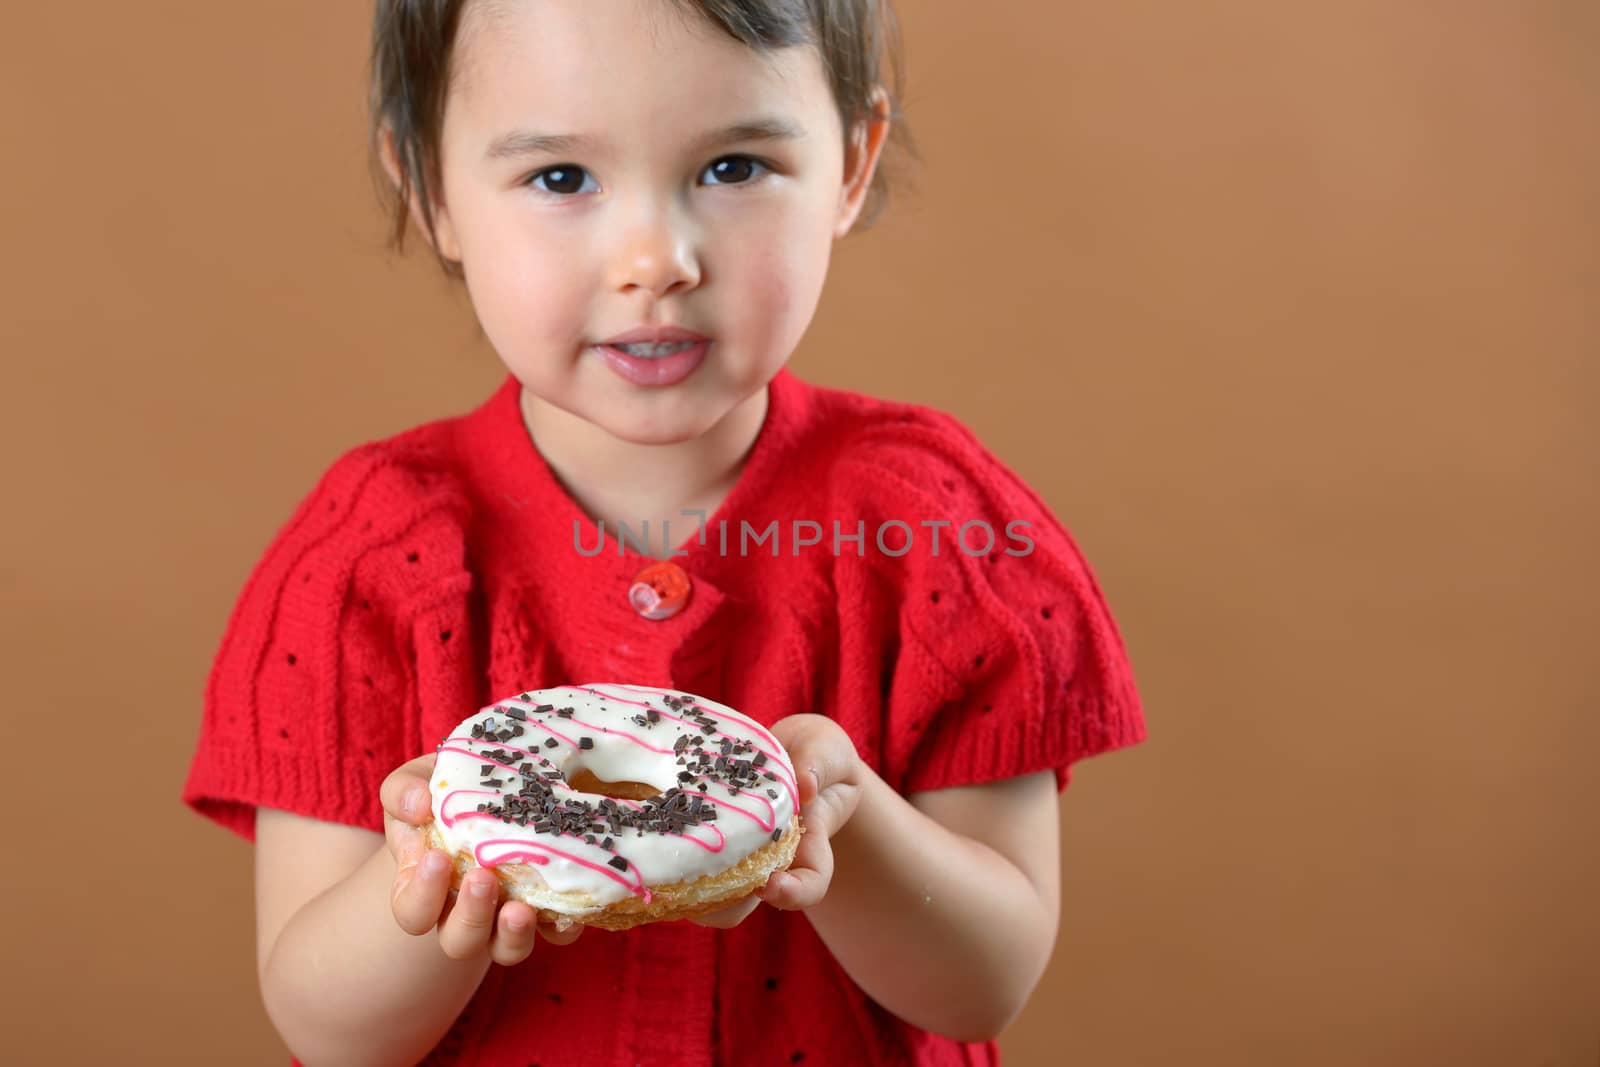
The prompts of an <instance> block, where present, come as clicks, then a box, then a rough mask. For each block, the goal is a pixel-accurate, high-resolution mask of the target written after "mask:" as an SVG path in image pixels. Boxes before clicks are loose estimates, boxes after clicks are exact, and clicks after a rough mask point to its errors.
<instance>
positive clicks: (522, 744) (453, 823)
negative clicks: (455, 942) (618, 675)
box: [429, 683, 797, 913]
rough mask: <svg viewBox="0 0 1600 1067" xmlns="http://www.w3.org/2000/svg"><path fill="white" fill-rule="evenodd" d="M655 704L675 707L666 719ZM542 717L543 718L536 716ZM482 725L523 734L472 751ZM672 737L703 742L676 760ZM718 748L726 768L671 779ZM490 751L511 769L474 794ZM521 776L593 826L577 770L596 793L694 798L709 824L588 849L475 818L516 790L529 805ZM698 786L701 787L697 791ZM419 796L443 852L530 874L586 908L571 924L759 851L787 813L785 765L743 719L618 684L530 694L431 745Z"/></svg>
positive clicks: (774, 745) (490, 740)
mask: <svg viewBox="0 0 1600 1067" xmlns="http://www.w3.org/2000/svg"><path fill="white" fill-rule="evenodd" d="M667 698H675V699H678V700H682V701H684V703H683V704H682V705H681V706H679V707H674V706H672V705H670V704H668V703H667ZM641 704H642V705H645V707H640V706H639V705H641ZM541 705H548V706H549V708H550V710H548V711H543V712H541V711H537V710H535V709H537V708H538V707H540V706H541ZM567 708H571V709H572V713H571V715H570V717H564V716H563V715H561V714H558V712H560V711H562V710H564V709H567ZM513 709H515V710H517V711H520V712H521V713H522V714H523V715H524V716H525V719H524V720H518V719H516V718H514V717H512V716H511V715H510V714H509V712H510V711H511V710H513ZM696 709H698V711H699V712H701V713H704V714H705V715H708V716H709V717H710V718H711V719H713V720H715V723H716V725H715V728H714V729H702V728H701V727H700V726H698V725H697V724H696V723H695V721H694V718H693V716H694V714H695V712H696ZM647 711H654V712H655V713H656V716H657V718H656V719H655V721H653V722H650V721H649V720H648V714H647ZM635 716H646V719H647V724H646V725H641V724H639V723H638V722H636V721H635ZM491 720H492V722H493V724H494V726H493V728H494V731H495V733H496V734H497V735H498V734H499V732H500V731H502V730H504V729H514V728H515V727H521V731H522V732H521V736H519V737H514V738H511V739H509V740H505V741H501V740H498V739H497V737H488V736H485V737H483V738H481V739H474V738H473V737H472V730H473V727H474V726H483V725H485V724H487V723H489V722H490V721H491ZM680 737H687V738H690V739H692V738H694V737H702V738H704V741H703V743H702V744H700V745H694V744H692V743H690V744H688V745H687V747H685V748H684V750H683V752H682V753H681V755H680V754H678V753H677V752H675V750H674V748H675V745H676V744H677V742H678V739H679V738H680ZM549 738H554V739H555V740H556V742H557V743H556V744H555V746H553V747H546V744H545V742H546V740H547V739H549ZM584 738H590V739H592V741H593V747H592V748H589V749H583V748H581V747H580V745H581V742H582V740H583V739H584ZM725 742H732V752H731V753H729V754H728V755H727V758H726V760H725V761H723V762H722V763H720V764H717V765H715V766H713V767H710V768H708V770H709V771H710V773H702V774H697V775H695V776H694V777H693V779H692V780H689V781H680V780H679V774H680V772H684V771H686V770H688V768H689V766H691V765H693V764H694V763H696V762H698V761H699V760H700V758H701V754H702V753H703V754H704V756H705V757H706V758H709V759H711V760H716V758H717V757H720V756H723V755H724V753H723V750H722V746H723V744H724V743H725ZM746 746H749V748H748V749H747V748H746ZM496 750H501V751H504V752H505V753H507V754H508V755H509V756H510V757H512V758H511V759H507V760H504V761H498V762H504V763H509V764H511V765H512V767H511V768H509V769H508V768H506V767H501V766H495V767H494V768H493V771H492V777H493V778H495V779H498V780H499V784H498V785H493V786H491V785H484V784H482V783H483V777H482V774H481V770H482V768H483V766H485V765H486V764H490V763H493V762H497V761H494V760H492V759H490V758H489V757H487V756H485V753H492V752H495V751H496ZM761 753H764V754H765V761H764V763H763V764H762V765H761V766H759V767H757V766H755V765H754V761H755V760H756V759H758V758H760V756H759V755H758V754H761ZM736 760H750V761H752V765H751V766H750V767H749V768H748V769H747V770H746V773H747V774H753V775H754V779H755V784H754V785H749V786H743V787H740V786H737V785H732V786H730V785H728V784H725V780H726V779H725V775H724V773H723V772H724V771H731V770H732V769H733V765H732V764H731V763H730V762H728V761H736ZM543 761H548V763H545V762H543ZM529 764H531V770H532V772H533V778H536V779H537V780H538V781H540V782H548V785H549V787H550V790H551V792H552V793H553V795H554V798H555V800H556V801H557V802H560V803H561V804H563V805H572V806H575V805H576V802H585V803H587V804H588V805H592V806H593V807H594V809H595V813H596V814H595V816H594V817H595V818H602V819H603V816H601V815H599V811H600V808H601V801H603V800H606V799H607V798H605V797H604V796H602V795H600V794H595V793H586V792H582V791H580V790H577V789H574V788H573V787H572V786H571V785H569V784H568V779H569V778H570V777H571V776H573V775H575V774H577V772H578V771H579V770H580V769H587V770H588V771H589V772H590V773H591V774H593V775H595V776H596V777H597V778H600V779H602V780H604V781H608V782H622V781H629V782H644V783H648V784H649V785H651V786H654V787H655V788H656V789H657V790H658V791H660V792H662V793H665V792H666V791H668V790H671V789H673V788H674V787H676V789H677V790H678V791H679V792H681V793H682V794H683V795H684V796H686V797H687V798H689V802H691V803H692V802H693V800H694V798H695V797H697V796H698V797H701V798H703V800H702V801H701V802H700V803H701V810H702V811H705V810H707V808H709V807H714V808H715V811H716V816H715V819H714V820H712V821H705V822H700V823H698V824H693V825H688V826H685V827H684V828H683V830H682V832H681V833H663V832H654V831H650V830H646V831H645V832H644V833H643V834H642V835H640V834H639V832H638V831H637V830H636V829H634V828H631V827H628V826H623V827H622V828H621V830H620V832H618V831H614V830H609V829H606V830H596V831H594V842H593V843H589V842H588V841H587V840H586V839H585V836H584V834H582V833H578V834H573V833H554V832H540V831H539V830H537V829H536V828H535V826H534V818H532V817H530V818H528V820H527V825H525V826H519V825H517V823H516V822H514V821H506V820H505V819H502V818H500V817H498V816H496V815H493V814H489V813H483V812H479V811H478V805H479V804H484V803H488V804H496V805H504V804H505V803H506V798H508V797H514V796H516V795H518V793H519V791H522V795H523V796H528V793H527V792H526V791H525V790H524V786H525V783H527V782H529V781H530V778H529V777H525V776H524V774H522V773H521V772H520V770H519V769H518V768H521V767H523V766H524V765H529ZM539 776H547V777H539ZM549 776H554V777H549ZM700 783H705V784H706V786H707V788H706V789H705V790H704V791H703V792H702V791H701V790H700V789H699V788H698V786H699V784H700ZM429 785H430V789H431V793H432V800H433V818H434V825H435V829H436V831H437V832H438V833H439V835H440V836H441V837H442V839H443V841H444V843H445V846H446V847H447V848H449V849H450V850H452V851H463V850H464V851H466V852H468V853H469V854H470V855H471V856H472V857H473V859H474V860H475V861H476V862H477V863H478V864H479V865H480V866H483V867H494V866H498V865H500V864H502V863H525V864H529V865H530V866H531V867H532V869H533V870H534V871H536V872H537V875H538V877H540V878H542V879H543V880H544V881H545V883H546V884H547V886H548V887H549V889H551V890H553V891H555V892H557V893H572V894H580V895H582V896H583V897H584V898H586V900H587V906H577V907H575V908H574V909H573V911H574V913H576V912H578V911H589V910H593V908H595V907H603V906H604V905H606V904H610V903H612V902H614V901H617V900H621V899H623V898H625V897H627V896H630V895H638V896H641V897H648V894H649V887H650V886H653V885H665V884H669V883H673V882H679V881H686V880H693V879H695V878H700V877H704V876H706V875H712V874H717V873H719V872H721V871H724V870H726V869H727V868H729V867H732V866H734V865H735V864H737V863H738V862H739V861H740V860H742V859H744V857H745V856H747V855H749V854H750V853H752V852H754V851H756V850H757V849H759V848H762V847H763V846H765V845H767V844H769V843H770V842H771V841H772V840H773V839H774V833H775V832H779V833H781V832H782V831H785V830H787V829H788V827H789V824H790V822H791V820H792V819H793V817H794V812H795V807H796V802H797V797H796V789H795V775H794V765H793V764H792V763H791V762H790V760H789V757H788V754H787V753H786V752H784V750H783V746H782V745H780V744H779V743H778V741H777V739H776V738H774V737H773V736H772V734H771V733H770V732H769V731H768V730H767V729H766V728H765V727H763V726H761V725H760V724H759V723H757V722H755V721H754V720H753V719H751V718H749V717H748V716H746V715H743V714H741V713H740V712H737V711H735V710H733V709H732V708H730V707H728V706H727V705H725V704H719V703H717V702H716V701H714V700H708V699H706V698H704V697H701V696H698V695H695V694H692V693H685V692H683V691H682V690H678V689H661V688H656V687H652V686H636V685H622V684H616V683H593V684H590V685H583V686H560V687H557V688H554V689H538V690H534V691H531V692H528V693H522V694H519V695H518V696H516V697H514V698H511V699H507V700H500V701H497V702H495V703H494V704H492V705H490V706H488V707H486V708H483V709H482V710H480V711H479V712H478V713H477V714H476V715H473V716H472V717H471V718H469V719H467V720H465V721H464V722H463V723H461V725H460V726H458V727H456V729H455V730H454V731H452V732H451V734H450V736H449V737H448V738H447V739H446V740H445V741H444V742H443V743H442V744H441V745H440V746H439V757H438V761H437V763H436V764H435V766H434V772H433V778H432V781H431V782H430V783H429ZM769 793H772V794H776V795H775V796H773V795H769ZM652 799H653V798H652ZM532 800H533V798H530V803H531V802H532ZM611 803H614V804H616V805H618V806H619V807H620V808H625V809H633V810H637V809H643V808H645V807H647V806H648V802H647V801H630V800H622V799H615V800H613V801H611ZM606 836H610V837H611V839H612V845H613V848H612V849H611V850H607V849H605V848H603V847H602V844H603V841H604V838H605V837H606ZM617 856H621V857H622V858H623V859H625V860H626V861H627V867H626V868H625V869H618V868H617V867H615V866H613V865H611V863H610V861H611V860H613V859H614V858H615V857H617ZM541 861H542V862H541Z"/></svg>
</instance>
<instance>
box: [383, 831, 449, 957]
mask: <svg viewBox="0 0 1600 1067" xmlns="http://www.w3.org/2000/svg"><path fill="white" fill-rule="evenodd" d="M449 891H450V858H449V857H448V856H446V855H445V854H444V853H443V852H442V851H440V850H439V849H436V848H430V849H427V850H426V851H425V852H424V851H421V850H419V851H418V852H417V853H416V855H415V856H414V857H413V861H412V862H411V863H409V864H407V865H404V866H401V867H400V868H399V869H398V870H397V871H396V872H395V879H394V892H393V894H392V896H391V898H390V908H391V910H392V911H393V912H394V919H395V922H397V923H399V924H400V928H401V929H402V930H404V931H405V932H406V933H408V934H413V935H416V936H421V935H422V934H425V933H427V932H428V931H429V930H432V929H433V928H434V926H435V925H437V924H438V922H439V912H440V911H441V910H442V909H443V908H444V902H445V898H446V896H447V895H448V894H449Z"/></svg>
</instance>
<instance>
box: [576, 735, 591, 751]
mask: <svg viewBox="0 0 1600 1067" xmlns="http://www.w3.org/2000/svg"><path fill="white" fill-rule="evenodd" d="M578 747H579V748H583V749H589V748H593V747H594V738H592V737H580V738H578Z"/></svg>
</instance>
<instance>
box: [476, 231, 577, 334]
mask: <svg viewBox="0 0 1600 1067" xmlns="http://www.w3.org/2000/svg"><path fill="white" fill-rule="evenodd" d="M467 288H468V290H469V292H470V293H471V296H472V304H473V309H474V311H476V312H477V315H478V319H479V321H480V322H481V323H482V325H483V329H484V333H485V334H487V335H488V337H489V339H490V340H491V341H493V342H494V343H495V346H496V348H498V349H499V350H500V351H501V352H502V353H503V354H506V355H508V356H509V355H511V354H513V353H515V352H517V351H519V350H525V349H527V348H529V347H530V346H539V347H547V346H554V345H566V344H571V343H573V342H575V341H577V340H581V339H583V330H584V328H585V326H586V323H585V322H584V321H583V314H582V308H583V307H584V301H585V300H586V299H587V297H586V294H587V293H588V292H589V289H590V286H589V285H588V284H587V283H586V281H585V279H584V278H583V276H582V272H581V270H580V269H579V268H578V266H577V264H575V263H574V262H573V259H572V256H571V254H570V252H563V251H562V245H561V243H560V242H559V241H557V240H552V239H550V238H549V237H548V236H542V235H540V234H538V233H529V232H518V231H517V230H516V229H514V228H513V227H511V226H507V225H503V224H502V225H499V226H491V227H487V228H485V230H484V231H483V232H482V233H481V234H480V235H479V239H478V242H477V244H476V246H475V247H473V248H472V249H471V250H470V253H469V259H468V263H467Z"/></svg>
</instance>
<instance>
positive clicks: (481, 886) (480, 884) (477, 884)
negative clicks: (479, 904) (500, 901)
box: [467, 878, 494, 900]
mask: <svg viewBox="0 0 1600 1067" xmlns="http://www.w3.org/2000/svg"><path fill="white" fill-rule="evenodd" d="M467 891H468V892H469V893H471V894H472V895H473V896H474V897H475V898H476V899H478V900H484V899H486V898H487V897H488V896H489V894H490V893H492V892H494V887H493V886H492V885H491V884H490V882H489V880H488V879H487V878H474V879H472V881H471V882H469V883H468V884H467Z"/></svg>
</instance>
